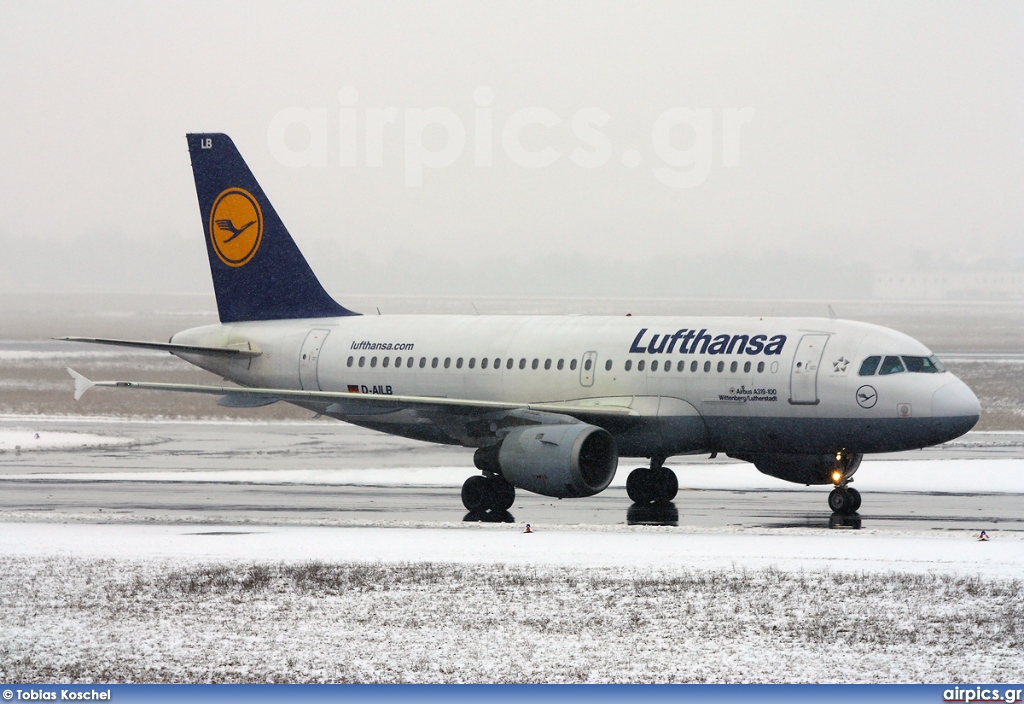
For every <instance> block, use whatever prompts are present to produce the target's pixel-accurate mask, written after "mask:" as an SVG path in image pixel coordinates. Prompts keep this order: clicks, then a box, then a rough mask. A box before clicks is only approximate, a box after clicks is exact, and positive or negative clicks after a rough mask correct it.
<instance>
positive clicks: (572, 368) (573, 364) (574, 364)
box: [569, 359, 576, 371]
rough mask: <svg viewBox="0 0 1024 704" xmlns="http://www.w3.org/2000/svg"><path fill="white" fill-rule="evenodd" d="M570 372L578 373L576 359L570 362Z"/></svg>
mask: <svg viewBox="0 0 1024 704" xmlns="http://www.w3.org/2000/svg"><path fill="white" fill-rule="evenodd" d="M569 370H570V371H576V360H575V359H574V360H572V361H571V362H569Z"/></svg>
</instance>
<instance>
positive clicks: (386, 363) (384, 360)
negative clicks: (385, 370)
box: [380, 357, 391, 367]
mask: <svg viewBox="0 0 1024 704" xmlns="http://www.w3.org/2000/svg"><path fill="white" fill-rule="evenodd" d="M390 360H391V358H390V357H385V358H384V359H383V360H382V361H381V365H380V366H382V367H387V366H388V362H389V361H390Z"/></svg>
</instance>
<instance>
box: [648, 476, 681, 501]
mask: <svg viewBox="0 0 1024 704" xmlns="http://www.w3.org/2000/svg"><path fill="white" fill-rule="evenodd" d="M655 471H656V472H657V473H658V483H657V496H655V497H654V500H655V501H656V502H657V503H662V504H667V503H668V502H669V501H671V500H672V499H674V498H676V494H678V493H679V480H678V479H677V478H676V473H675V472H673V471H672V470H671V469H669V468H667V467H662V468H661V469H658V470H655Z"/></svg>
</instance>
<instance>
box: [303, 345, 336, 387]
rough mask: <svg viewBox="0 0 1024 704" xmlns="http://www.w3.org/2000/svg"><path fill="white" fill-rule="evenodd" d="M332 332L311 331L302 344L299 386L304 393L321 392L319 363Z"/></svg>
mask: <svg viewBox="0 0 1024 704" xmlns="http://www.w3.org/2000/svg"><path fill="white" fill-rule="evenodd" d="M329 332H330V330H311V331H310V333H309V334H308V335H306V339H305V341H304V342H303V343H302V352H301V353H300V354H299V384H300V385H301V386H302V389H303V391H320V380H319V378H318V376H317V363H318V362H319V361H320V348H321V347H323V344H324V340H325V339H327V333H329Z"/></svg>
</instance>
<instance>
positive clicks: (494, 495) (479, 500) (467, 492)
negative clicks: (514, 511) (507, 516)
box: [462, 475, 516, 513]
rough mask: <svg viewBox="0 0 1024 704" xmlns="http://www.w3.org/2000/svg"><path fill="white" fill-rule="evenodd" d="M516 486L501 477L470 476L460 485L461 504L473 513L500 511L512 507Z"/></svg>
mask: <svg viewBox="0 0 1024 704" xmlns="http://www.w3.org/2000/svg"><path fill="white" fill-rule="evenodd" d="M515 500H516V488H515V487H514V486H512V485H511V484H509V483H508V482H507V481H505V480H504V479H502V478H501V477H485V476H482V475H477V476H475V477H470V478H469V479H467V480H466V482H465V483H464V484H463V485H462V505H463V506H465V507H466V509H467V510H469V511H472V512H474V513H487V512H488V511H491V512H495V513H501V512H503V511H508V510H509V509H510V508H512V504H514V503H515Z"/></svg>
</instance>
